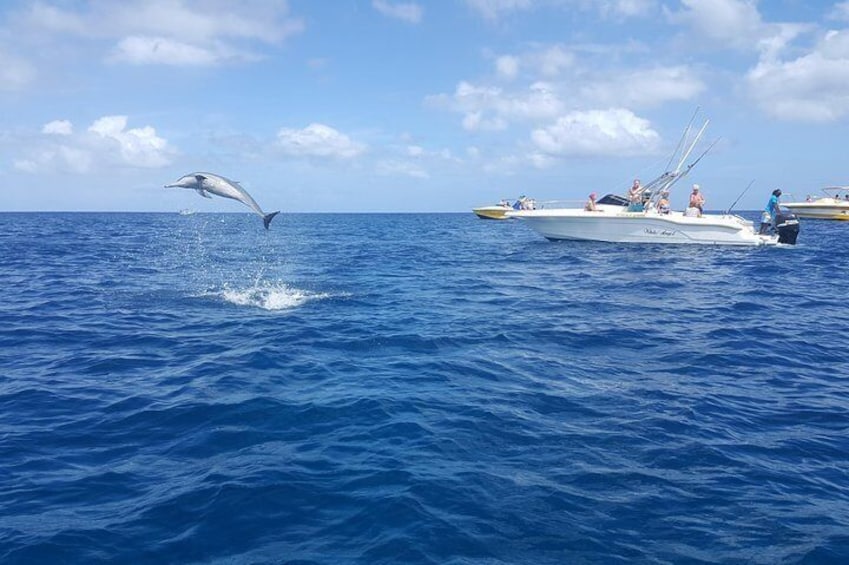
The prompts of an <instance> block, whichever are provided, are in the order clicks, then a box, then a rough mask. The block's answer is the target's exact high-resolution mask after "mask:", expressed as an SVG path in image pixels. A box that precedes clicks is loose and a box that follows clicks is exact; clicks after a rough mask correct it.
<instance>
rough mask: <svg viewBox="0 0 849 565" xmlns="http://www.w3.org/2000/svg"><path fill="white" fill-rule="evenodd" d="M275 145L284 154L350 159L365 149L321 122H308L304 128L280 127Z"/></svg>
mask: <svg viewBox="0 0 849 565" xmlns="http://www.w3.org/2000/svg"><path fill="white" fill-rule="evenodd" d="M277 145H278V147H279V148H280V149H282V150H283V152H284V153H285V154H287V155H293V156H296V157H337V158H343V159H350V158H353V157H356V156H358V155H360V154H362V153H363V152H364V151H365V150H366V147H365V146H364V145H362V144H360V143H356V142H354V141H352V140H351V138H349V137H348V136H347V135H345V134H343V133H340V132H338V131H337V130H335V129H333V128H332V127H330V126H326V125H323V124H310V125H308V126H307V127H305V128H304V129H288V128H284V129H281V130H280V131H279V132H278V133H277Z"/></svg>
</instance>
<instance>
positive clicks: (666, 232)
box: [646, 228, 675, 236]
mask: <svg viewBox="0 0 849 565" xmlns="http://www.w3.org/2000/svg"><path fill="white" fill-rule="evenodd" d="M646 233H647V234H649V235H665V236H670V235H675V230H656V229H654V228H646Z"/></svg>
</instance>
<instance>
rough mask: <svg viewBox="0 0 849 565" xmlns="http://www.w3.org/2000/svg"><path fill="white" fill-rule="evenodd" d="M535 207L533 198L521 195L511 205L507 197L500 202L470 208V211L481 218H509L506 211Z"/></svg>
mask: <svg viewBox="0 0 849 565" xmlns="http://www.w3.org/2000/svg"><path fill="white" fill-rule="evenodd" d="M535 207H536V201H535V200H534V199H533V198H528V197H527V196H524V195H522V196H520V197H519V199H518V200H517V201H516V203H515V204H513V205H511V204H510V202H509V201H508V200H507V199H502V200H501V202H499V203H498V204H494V205H492V206H480V207H478V208H472V212H474V213H475V215H476V216H477V217H478V218H481V219H483V220H509V219H510V217H509V216H507V212H510V211H511V210H533V209H534V208H535Z"/></svg>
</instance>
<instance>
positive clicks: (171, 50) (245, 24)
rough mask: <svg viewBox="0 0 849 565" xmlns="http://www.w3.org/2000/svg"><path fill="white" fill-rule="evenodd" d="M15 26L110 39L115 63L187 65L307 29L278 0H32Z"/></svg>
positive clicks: (47, 35)
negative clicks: (73, 1) (80, 6)
mask: <svg viewBox="0 0 849 565" xmlns="http://www.w3.org/2000/svg"><path fill="white" fill-rule="evenodd" d="M14 25H15V28H16V30H17V31H18V33H19V34H20V35H21V37H22V39H23V40H27V39H28V38H38V40H39V42H41V43H48V42H51V41H52V42H54V43H55V44H57V45H61V44H62V42H63V41H64V38H65V37H67V36H73V37H75V38H76V39H84V40H86V42H88V43H90V44H93V45H98V44H111V49H110V48H109V47H105V49H106V50H107V51H109V52H108V53H105V54H104V58H106V59H107V60H110V61H113V62H128V63H132V64H167V65H190V66H192V65H212V64H221V63H227V62H232V61H252V60H257V59H259V58H260V55H259V54H258V53H257V47H259V46H261V45H263V44H264V45H274V44H279V43H280V42H282V41H284V40H285V39H286V38H288V37H290V36H292V35H293V34H296V33H299V32H300V31H302V30H303V29H304V23H303V21H301V20H300V19H298V18H293V17H291V16H290V15H289V8H288V4H287V2H285V1H282V0H281V1H279V2H267V1H265V0H243V1H242V2H238V3H231V2H221V1H218V0H175V1H173V2H164V1H161V0H128V1H126V2H89V3H86V9H85V10H77V11H73V10H70V9H68V10H64V9H62V8H59V7H56V6H47V5H45V4H43V3H40V2H36V3H34V4H32V5H31V6H30V7H29V8H28V10H27V11H26V12H24V13H23V14H22V15H19V16H18V17H17V20H16V21H15V22H14Z"/></svg>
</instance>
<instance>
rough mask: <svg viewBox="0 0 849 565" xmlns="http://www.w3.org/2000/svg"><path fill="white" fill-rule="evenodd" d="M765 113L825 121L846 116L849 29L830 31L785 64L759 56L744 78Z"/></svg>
mask: <svg viewBox="0 0 849 565" xmlns="http://www.w3.org/2000/svg"><path fill="white" fill-rule="evenodd" d="M746 79H747V83H748V87H749V92H750V94H751V95H752V97H753V98H754V99H755V100H756V101H757V103H758V104H759V105H760V107H761V108H762V109H763V110H764V111H766V112H767V113H768V114H770V115H773V116H776V117H778V118H782V119H787V120H803V121H818V122H826V121H833V120H837V119H840V118H842V117H844V116H847V115H849V91H847V89H846V85H847V84H849V30H842V31H830V32H828V33H826V34H825V36H824V37H823V38H822V40H821V41H820V42H819V43H818V44H817V45H816V46H815V47H814V48H813V49H812V50H811V51H810V52H809V53H807V54H805V55H802V56H800V57H798V58H796V59H791V60H787V61H782V60H778V59H776V58H774V57H766V56H765V57H762V58H761V61H760V62H759V63H758V65H757V66H755V67H754V68H753V69H752V70H751V71H749V73H748V75H747V77H746Z"/></svg>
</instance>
